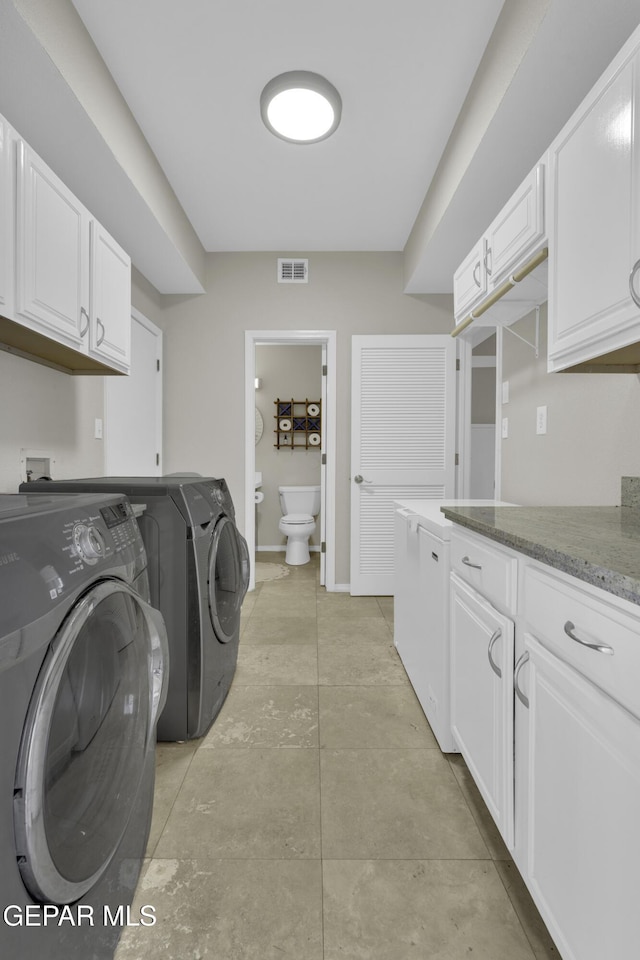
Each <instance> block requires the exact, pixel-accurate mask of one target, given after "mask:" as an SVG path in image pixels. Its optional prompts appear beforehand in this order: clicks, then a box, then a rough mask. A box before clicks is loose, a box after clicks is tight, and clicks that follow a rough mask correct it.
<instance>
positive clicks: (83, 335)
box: [80, 307, 89, 340]
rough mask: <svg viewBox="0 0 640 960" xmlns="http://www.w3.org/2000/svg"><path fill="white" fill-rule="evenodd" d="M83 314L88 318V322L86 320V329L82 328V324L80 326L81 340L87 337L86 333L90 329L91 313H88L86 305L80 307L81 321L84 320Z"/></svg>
mask: <svg viewBox="0 0 640 960" xmlns="http://www.w3.org/2000/svg"><path fill="white" fill-rule="evenodd" d="M83 315H84V316H85V317H86V318H87V322H86V323H85V325H84V330H83V329H82V326H81V327H80V339H81V340H82V338H83V337H86V335H87V330H88V329H89V314H88V313H87V311H86V310H85V308H84V307H80V320H81V321H82V317H83Z"/></svg>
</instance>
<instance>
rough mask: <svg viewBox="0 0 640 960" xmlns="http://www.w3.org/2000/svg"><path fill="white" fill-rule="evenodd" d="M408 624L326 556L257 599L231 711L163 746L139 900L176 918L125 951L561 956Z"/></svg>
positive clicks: (251, 599) (266, 956)
mask: <svg viewBox="0 0 640 960" xmlns="http://www.w3.org/2000/svg"><path fill="white" fill-rule="evenodd" d="M263 556H264V555H263ZM282 559H283V558H281V557H279V555H277V554H276V555H274V554H270V555H268V560H269V561H273V562H279V561H281V560H282ZM392 630H393V601H392V599H390V598H371V597H366V598H352V597H350V596H348V595H345V594H328V593H326V591H325V590H324V589H323V588H321V587H320V586H319V585H318V564H317V556H316V557H315V558H314V560H313V561H312V563H310V564H308V565H305V566H303V567H294V568H290V575H289V576H287V577H286V578H284V579H280V580H271V581H267V582H263V583H261V584H259V585H258V587H257V589H256V590H255V592H253V593H251V594H249V595H248V596H247V598H246V600H245V605H244V608H243V628H242V635H241V643H240V653H239V660H238V668H237V672H236V676H235V679H234V682H233V686H232V688H231V691H230V693H229V696H228V698H227V701H226V703H225V705H224V707H223V709H222V711H221V713H220V715H219V717H218V718H217V720H216V722H215V724H214V725H213V727H212V728H211V730H210V732H209V733H208V734H207V736H206V737H204V738H203V739H202V740H201V741H197V742H190V743H182V744H180V743H177V744H159V745H158V750H157V758H158V772H157V786H156V802H155V806H154V816H153V823H152V828H151V837H150V840H149V847H148V856H149V859H148V860H147V862H146V864H145V868H144V870H143V874H142V877H141V881H140V884H139V887H138V892H137V896H136V902H135V904H134V916H135V915H136V911H137V910H138V909H139V908H140V906H141V905H143V904H150V905H152V906H154V907H155V910H156V916H157V923H156V925H155V926H153V927H130V928H127V929H126V930H125V932H124V934H123V937H122V940H121V943H120V945H119V947H118V951H117V954H116V958H117V960H147V958H149V960H150V958H154V960H157V958H159V957H162V958H163V960H272V958H273V960H275V958H279V960H283V958H287V957H288V958H295V960H463V958H464V960H470V958H473V960H534V958H535V960H550V958H555V960H558V957H559V955H558V953H557V951H556V949H555V947H554V946H553V943H552V942H551V940H550V938H549V935H548V933H547V931H546V929H545V927H544V925H543V924H542V921H541V920H540V917H539V915H538V914H537V912H536V910H535V908H534V906H533V904H532V903H531V900H530V898H529V895H528V893H527V891H526V889H525V887H524V885H523V883H522V880H521V879H520V877H519V874H518V871H517V870H516V868H515V867H514V865H513V863H512V862H511V860H510V859H509V855H508V852H507V850H506V848H505V847H504V845H503V843H502V841H501V838H500V836H499V834H498V833H497V830H496V828H495V827H494V825H493V822H492V820H491V818H490V815H489V814H488V812H487V810H486V808H485V807H484V804H483V802H482V800H481V799H480V797H479V795H478V793H477V790H476V788H475V786H474V784H473V781H472V780H471V778H470V776H469V773H468V771H467V769H466V767H465V765H464V763H463V761H462V760H461V758H460V757H457V756H454V755H449V756H445V755H443V754H442V753H441V752H440V750H439V748H438V746H437V743H436V741H435V739H434V737H433V735H432V733H431V731H430V729H429V726H428V724H427V722H426V720H425V717H424V714H423V713H422V711H421V709H420V707H419V705H418V702H417V700H416V698H415V696H414V693H413V690H412V687H411V685H410V684H409V682H408V680H407V677H406V675H405V672H404V669H403V667H402V664H401V662H400V660H399V658H398V656H397V654H396V652H395V648H394V646H393V640H392Z"/></svg>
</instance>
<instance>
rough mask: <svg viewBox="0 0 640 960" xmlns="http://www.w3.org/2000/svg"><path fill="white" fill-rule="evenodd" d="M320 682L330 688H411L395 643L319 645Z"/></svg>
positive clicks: (357, 642) (355, 642) (356, 642)
mask: <svg viewBox="0 0 640 960" xmlns="http://www.w3.org/2000/svg"><path fill="white" fill-rule="evenodd" d="M318 678H319V682H320V683H321V684H326V685H328V686H343V685H346V686H360V685H376V686H377V685H380V686H387V685H388V686H394V685H403V684H408V683H409V681H408V679H407V675H406V673H405V670H404V667H403V666H402V663H401V661H400V658H399V656H398V654H397V653H396V649H395V647H394V646H393V644H392V643H390V642H388V643H387V644H381V643H380V644H375V643H362V642H359V641H353V642H352V643H348V642H344V643H323V644H319V645H318Z"/></svg>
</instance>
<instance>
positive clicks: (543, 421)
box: [536, 407, 547, 433]
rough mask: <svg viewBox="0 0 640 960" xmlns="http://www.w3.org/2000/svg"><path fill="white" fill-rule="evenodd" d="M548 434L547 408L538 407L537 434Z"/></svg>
mask: <svg viewBox="0 0 640 960" xmlns="http://www.w3.org/2000/svg"><path fill="white" fill-rule="evenodd" d="M546 432H547V408H546V407H538V408H537V409H536V433H546Z"/></svg>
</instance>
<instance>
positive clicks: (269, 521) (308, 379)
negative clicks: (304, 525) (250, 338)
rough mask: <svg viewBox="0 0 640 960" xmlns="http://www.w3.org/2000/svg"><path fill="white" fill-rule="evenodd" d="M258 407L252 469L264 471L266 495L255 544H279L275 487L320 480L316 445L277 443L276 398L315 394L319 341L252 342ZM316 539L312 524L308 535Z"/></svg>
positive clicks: (319, 374) (281, 541)
mask: <svg viewBox="0 0 640 960" xmlns="http://www.w3.org/2000/svg"><path fill="white" fill-rule="evenodd" d="M256 376H257V377H259V378H260V380H261V385H260V389H259V390H257V391H256V407H257V408H258V409H259V410H260V413H261V414H262V419H263V422H264V433H263V436H262V439H261V440H260V441H259V443H258V444H257V446H256V470H261V471H262V488H261V489H262V492H263V493H264V501H263V502H262V503H261V504H259V505H258V507H257V509H256V546H257V547H272V546H278V545H280V546H283V547H284V545H285V543H286V537H284V536H283V535H282V534H281V533H280V531H279V529H278V523H279V521H280V517H281V516H282V512H281V510H280V501H279V497H278V487H279V486H281V485H282V484H286V485H292V486H297V485H299V484H304V485H306V484H319V483H320V448H319V447H312V448H311V449H310V450H306V449H296V450H293V449H289V450H286V449H285V450H283V449H282V448H281V449H278V448H277V447H276V446H274V444H275V435H274V433H273V430H274V428H275V419H274V414H275V403H274V401H275V400H276V399H277V398H280V399H284V400H287V399H288V400H291V399H294V400H305V399H309V400H319V399H320V395H321V392H322V347H320V346H317V345H311V344H310V345H307V346H277V345H268V346H259V345H258V346H256ZM310 542H311V543H312V544H313V545H317V544H318V543H320V530H319V528H317V529H316V532H315V533H314V534H313V537H312V538H311V541H310Z"/></svg>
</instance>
